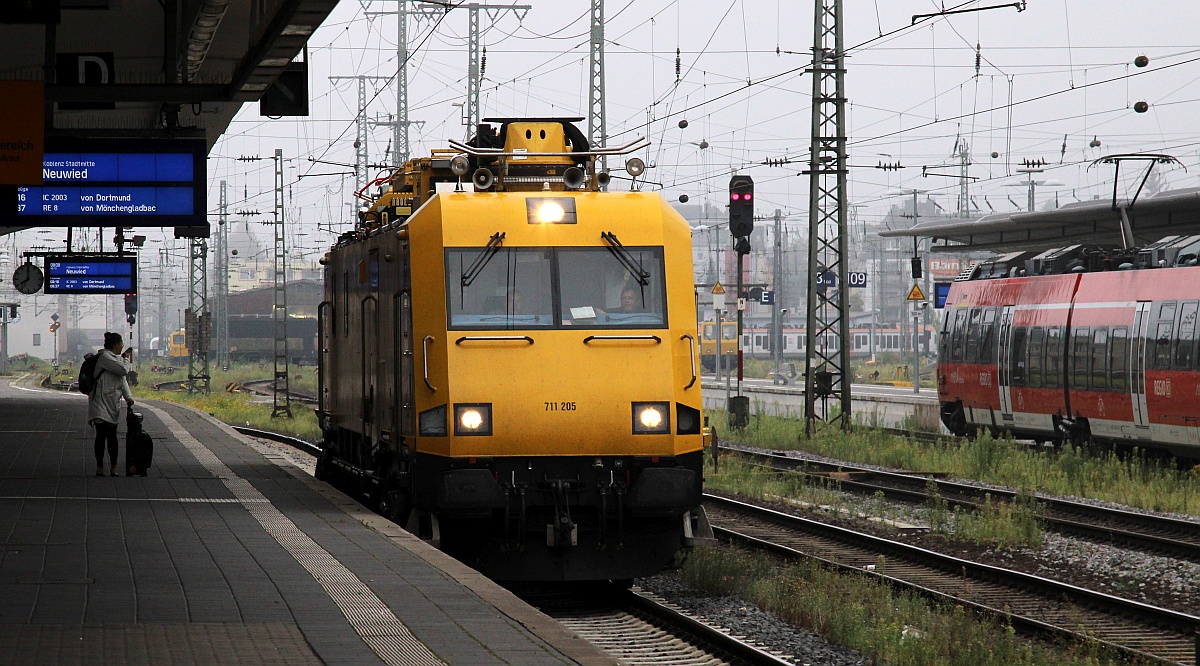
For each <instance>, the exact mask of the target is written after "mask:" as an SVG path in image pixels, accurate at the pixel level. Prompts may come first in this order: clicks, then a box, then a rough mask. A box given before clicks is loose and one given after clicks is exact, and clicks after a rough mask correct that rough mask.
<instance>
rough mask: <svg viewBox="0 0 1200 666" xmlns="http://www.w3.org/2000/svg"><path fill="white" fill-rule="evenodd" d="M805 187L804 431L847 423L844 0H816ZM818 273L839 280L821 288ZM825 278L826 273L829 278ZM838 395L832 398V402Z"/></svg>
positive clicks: (847, 323) (848, 421)
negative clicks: (806, 315)
mask: <svg viewBox="0 0 1200 666" xmlns="http://www.w3.org/2000/svg"><path fill="white" fill-rule="evenodd" d="M814 4H815V8H816V11H815V16H814V18H813V64H812V70H811V74H812V80H813V87H812V143H811V147H810V155H809V167H808V170H807V171H805V173H807V174H808V175H809V194H808V216H809V222H808V229H809V240H808V322H807V324H808V326H807V331H806V334H805V344H806V347H805V353H806V358H807V362H806V363H805V370H804V431H805V434H806V435H812V434H813V433H814V432H815V431H816V430H818V429H820V428H821V427H823V426H826V425H833V424H837V425H839V426H840V427H841V428H843V429H845V428H847V427H849V425H850V415H851V411H850V378H851V376H850V363H849V360H850V357H849V353H848V352H849V350H848V344H847V341H848V339H849V319H848V317H847V312H846V308H847V301H848V298H847V284H846V272H847V271H846V268H847V267H846V261H845V258H846V255H847V252H846V219H847V189H846V133H845V127H846V120H845V119H846V95H845V74H846V69H845V58H844V56H843V52H842V22H841V17H842V0H815V3H814ZM821 273H827V274H832V275H835V276H836V279H837V284H836V286H831V287H825V288H823V289H822V288H818V287H817V278H818V276H819V275H820V274H821ZM826 282H828V281H826ZM831 402H833V403H834V404H833V405H830V403H831Z"/></svg>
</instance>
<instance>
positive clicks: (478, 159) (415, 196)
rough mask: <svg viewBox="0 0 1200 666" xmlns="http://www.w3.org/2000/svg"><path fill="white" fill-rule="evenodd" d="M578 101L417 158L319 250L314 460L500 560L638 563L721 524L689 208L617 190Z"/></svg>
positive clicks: (445, 544) (421, 523)
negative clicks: (318, 436) (704, 490)
mask: <svg viewBox="0 0 1200 666" xmlns="http://www.w3.org/2000/svg"><path fill="white" fill-rule="evenodd" d="M575 120H579V119H535V120H529V121H522V120H500V121H490V122H498V123H499V127H498V128H497V127H495V126H493V125H490V124H484V125H480V127H479V133H478V134H477V136H476V138H475V139H473V140H472V141H470V142H469V143H467V144H461V143H460V144H455V150H453V151H435V152H434V154H433V156H432V157H431V158H422V159H417V160H412V161H410V162H409V163H408V164H406V165H405V166H404V167H403V168H402V169H400V170H399V171H397V172H396V173H395V174H394V175H393V176H392V177H391V178H390V181H389V182H388V185H389V189H388V191H387V192H385V193H383V194H382V195H381V196H380V197H379V198H378V199H377V200H375V201H373V202H371V203H370V206H369V207H368V208H367V209H366V211H365V212H364V213H363V214H362V215H361V218H360V220H359V222H358V224H357V226H356V229H355V230H354V231H352V232H348V233H346V234H344V235H343V236H342V237H341V238H340V239H339V241H338V242H337V244H336V245H335V246H334V247H333V248H332V249H331V250H330V251H329V252H328V254H326V255H325V257H324V258H323V259H322V264H324V266H325V301H324V302H323V303H322V305H321V308H320V332H319V337H320V344H319V345H318V348H319V349H321V350H322V353H321V354H320V357H319V361H320V377H321V387H320V391H319V392H320V395H321V397H322V402H321V404H320V406H319V410H318V413H319V418H320V421H321V425H322V427H323V431H324V449H323V450H324V453H323V455H322V457H321V459H320V461H319V463H318V466H317V474H318V476H319V477H320V478H322V479H327V480H330V481H331V482H333V483H335V484H336V485H338V486H340V487H342V488H346V489H349V490H351V491H352V492H354V493H355V494H356V495H358V496H360V497H362V498H365V499H367V500H368V501H369V502H370V503H371V504H372V505H373V506H374V507H375V508H376V509H377V510H379V511H380V512H381V513H384V514H385V515H389V516H391V517H393V518H394V519H395V520H397V521H398V522H400V523H401V524H403V525H405V526H407V527H408V529H409V530H410V531H413V532H415V533H417V534H419V535H421V536H422V537H423V538H426V539H428V540H430V541H433V542H436V543H438V544H440V546H441V547H442V548H443V549H445V550H446V551H447V552H450V553H451V554H453V555H455V556H456V557H459V558H460V559H462V560H464V561H465V562H467V563H468V564H470V565H471V566H473V567H475V568H477V569H479V570H481V571H483V572H485V573H487V574H488V575H490V576H492V577H495V578H500V579H509V580H519V579H524V580H531V579H551V580H586V579H619V580H630V579H632V578H635V577H639V576H645V575H649V574H652V573H654V572H657V571H659V570H661V569H663V568H664V567H667V566H668V565H670V564H672V563H675V562H678V561H679V556H680V554H681V553H686V551H687V550H688V549H689V548H690V547H691V546H692V545H693V543H694V540H695V538H697V537H708V536H711V530H710V529H709V528H708V525H707V520H705V518H704V512H703V508H702V507H701V506H700V498H701V487H702V472H703V464H702V456H703V445H704V441H705V437H704V433H703V421H702V415H701V393H700V381H699V372H700V368H699V361H700V359H699V356H700V352H699V341H698V338H697V330H696V319H695V316H694V314H693V313H694V312H695V307H696V302H695V294H694V290H693V278H692V259H691V241H690V235H689V229H688V225H687V223H686V222H685V221H684V220H683V218H682V217H680V215H679V214H678V213H676V212H675V210H674V209H673V208H672V207H671V206H670V205H669V204H668V203H667V202H666V201H665V200H664V199H663V198H662V197H661V196H660V195H659V194H657V193H651V192H639V191H626V192H603V191H600V189H601V188H600V185H599V184H600V183H601V182H606V181H607V174H606V173H602V172H597V169H596V157H597V156H598V155H600V154H608V155H616V154H619V151H614V150H607V151H606V150H600V149H596V150H594V149H591V148H590V147H589V146H588V142H587V140H586V138H585V137H584V136H583V133H582V132H581V131H580V130H579V129H578V128H576V127H575V126H574V125H573V124H572V122H573V121H575ZM632 149H633V147H629V146H627V147H626V152H628V151H629V150H632ZM629 171H630V173H631V174H633V175H636V173H640V172H639V171H638V169H637V166H636V164H634V165H631V168H630V169H629ZM464 176H465V178H464Z"/></svg>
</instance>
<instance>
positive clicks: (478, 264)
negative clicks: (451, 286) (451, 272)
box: [462, 231, 504, 287]
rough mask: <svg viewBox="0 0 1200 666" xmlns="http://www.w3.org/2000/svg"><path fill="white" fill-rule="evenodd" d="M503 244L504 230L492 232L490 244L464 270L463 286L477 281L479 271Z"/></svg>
mask: <svg viewBox="0 0 1200 666" xmlns="http://www.w3.org/2000/svg"><path fill="white" fill-rule="evenodd" d="M503 244H504V232H502V231H497V232H496V233H494V234H492V238H491V240H489V241H488V244H487V245H486V246H485V247H484V248H483V250H481V251H480V252H479V256H478V257H475V261H472V262H471V265H470V266H469V267H467V270H465V271H463V274H462V286H464V287H469V286H471V283H472V282H474V281H475V278H477V277H479V273H481V272H482V271H483V268H484V267H485V266H487V265H488V262H489V261H491V260H492V257H494V256H496V253H497V252H499V251H500V246H501V245H503Z"/></svg>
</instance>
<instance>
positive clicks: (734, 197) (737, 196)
mask: <svg viewBox="0 0 1200 666" xmlns="http://www.w3.org/2000/svg"><path fill="white" fill-rule="evenodd" d="M729 198H730V199H731V200H733V201H737V200H738V199H740V198H742V195H740V194H738V193H737V192H730V193H729Z"/></svg>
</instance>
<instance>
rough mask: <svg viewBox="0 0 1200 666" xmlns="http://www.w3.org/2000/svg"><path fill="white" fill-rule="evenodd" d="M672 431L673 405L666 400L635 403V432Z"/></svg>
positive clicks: (643, 433) (641, 433)
mask: <svg viewBox="0 0 1200 666" xmlns="http://www.w3.org/2000/svg"><path fill="white" fill-rule="evenodd" d="M668 432H671V406H670V404H669V403H665V402H635V403H633V434H635V435H650V434H662V433H668Z"/></svg>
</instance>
